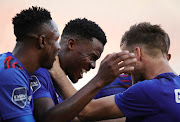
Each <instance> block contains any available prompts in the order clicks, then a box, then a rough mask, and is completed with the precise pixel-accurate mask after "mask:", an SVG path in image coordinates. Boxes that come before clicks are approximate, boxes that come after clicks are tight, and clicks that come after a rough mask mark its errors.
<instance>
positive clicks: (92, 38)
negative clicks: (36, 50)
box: [33, 18, 134, 121]
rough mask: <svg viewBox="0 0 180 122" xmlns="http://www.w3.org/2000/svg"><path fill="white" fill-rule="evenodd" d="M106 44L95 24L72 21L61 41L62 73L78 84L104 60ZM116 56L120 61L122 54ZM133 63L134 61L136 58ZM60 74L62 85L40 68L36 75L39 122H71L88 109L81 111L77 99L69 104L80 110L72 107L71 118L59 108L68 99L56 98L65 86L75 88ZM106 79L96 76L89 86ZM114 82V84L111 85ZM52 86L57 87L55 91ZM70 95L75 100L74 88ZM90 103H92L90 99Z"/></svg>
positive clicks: (35, 90)
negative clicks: (44, 121) (101, 59)
mask: <svg viewBox="0 0 180 122" xmlns="http://www.w3.org/2000/svg"><path fill="white" fill-rule="evenodd" d="M105 43H106V36H105V34H104V32H103V31H102V29H101V28H100V27H99V26H98V25H97V24H96V23H94V22H92V21H90V20H87V19H85V18H84V19H75V20H71V21H70V22H69V23H68V24H67V25H66V26H65V28H64V30H63V33H62V36H61V41H60V46H61V50H60V51H59V57H60V58H59V59H60V64H61V67H62V69H63V70H64V72H65V73H66V75H68V76H69V78H70V79H71V81H72V82H73V83H76V82H77V81H78V79H80V78H82V77H83V73H84V72H87V71H89V70H90V69H93V68H95V63H96V60H97V59H99V57H100V56H101V53H102V52H103V49H104V45H105ZM114 55H120V57H121V53H118V54H114ZM123 55H126V56H127V57H129V58H131V57H133V55H131V54H129V53H127V54H123ZM112 57H113V56H112ZM112 57H111V58H112ZM120 57H116V58H119V60H124V59H123V58H122V59H121V58H120ZM127 57H126V58H125V60H126V59H127V60H128V58H127ZM111 58H110V59H111ZM129 60H130V59H129ZM132 60H133V61H134V58H133V59H132ZM57 61H58V59H57ZM114 61H115V60H114ZM130 62H131V61H130ZM130 62H128V63H130ZM104 66H105V65H104ZM107 66H108V65H107ZM105 67H106V66H105ZM55 68H60V66H59V65H57V66H55ZM114 68H115V67H114V66H113V68H112V69H114ZM100 69H101V68H100ZM112 69H111V68H109V69H107V71H106V72H104V73H103V75H105V74H106V73H107V75H110V77H112V74H114V73H112V74H111V73H109V72H111V71H112ZM108 70H109V71H108ZM59 72H60V75H59V74H58V81H60V83H58V82H56V83H55V82H54V84H53V82H52V79H51V76H50V74H49V73H48V70H47V69H44V68H39V69H38V70H37V71H36V72H35V73H34V75H33V78H34V84H36V85H34V88H33V89H34V103H35V110H34V115H35V117H36V120H39V119H42V116H43V115H45V114H46V117H47V118H46V119H45V120H46V121H48V120H51V121H53V120H56V121H68V120H71V119H73V118H72V117H75V116H76V115H77V114H78V113H79V112H80V110H82V108H83V106H84V105H85V104H84V105H83V104H82V106H80V107H79V99H77V100H78V101H77V100H75V101H71V102H70V104H73V105H74V106H76V107H78V109H74V108H73V107H72V108H69V110H68V111H70V113H71V114H69V112H67V111H66V109H67V108H66V107H67V106H63V107H59V106H62V105H61V104H60V105H58V104H59V103H61V102H62V101H63V100H62V97H63V98H64V99H66V98H67V97H66V95H64V94H62V95H63V96H62V97H57V96H56V94H58V95H61V94H59V93H58V92H60V93H63V92H64V91H63V88H65V87H66V86H72V85H71V84H68V83H70V82H69V81H67V78H66V77H64V76H65V75H64V76H62V75H61V74H63V73H64V72H63V71H59ZM100 72H102V70H100ZM115 74H116V73H115ZM117 76H118V75H117V74H116V77H117ZM110 77H109V78H110ZM113 77H114V76H113ZM104 78H105V77H102V76H101V75H100V74H97V76H96V77H95V78H94V79H93V80H91V81H92V82H90V84H92V83H93V82H94V81H95V80H98V79H99V82H102V81H103V80H104ZM64 79H66V80H64ZM56 80H57V79H56ZM106 80H107V82H108V81H109V80H108V79H106ZM113 80H114V79H113ZM113 80H111V82H112V81H113ZM63 83H64V84H63ZM93 84H94V83H93ZM53 85H54V86H55V88H54V86H53ZM94 85H95V84H94ZM99 88H100V87H99ZM84 89H85V88H84ZM68 91H69V93H70V95H69V96H68V97H70V96H72V95H73V94H74V93H76V92H77V90H76V89H75V88H74V87H72V88H70V89H69V90H68ZM69 93H67V94H69ZM80 93H82V92H80ZM80 93H79V95H80ZM83 93H84V92H83ZM65 94H66V93H65ZM75 96H76V95H75ZM80 96H81V95H80ZM80 96H78V97H80ZM57 98H58V99H57ZM59 98H60V99H59ZM88 100H89V101H90V100H91V99H88ZM69 101H70V100H69ZM66 103H67V102H66ZM55 105H56V106H55ZM70 106H71V105H70ZM70 106H69V107H70ZM51 108H54V109H55V110H56V109H58V110H59V108H60V109H62V108H64V109H65V110H64V112H63V113H60V112H59V111H58V110H57V111H56V112H53V111H51V112H50V113H49V112H48V110H51ZM52 110H53V109H52ZM78 111H79V112H78ZM56 114H57V115H56ZM66 114H68V115H66ZM62 115H64V116H62ZM49 118H51V119H49ZM52 118H53V120H52Z"/></svg>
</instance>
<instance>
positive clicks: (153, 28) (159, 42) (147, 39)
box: [121, 22, 170, 55]
mask: <svg viewBox="0 0 180 122" xmlns="http://www.w3.org/2000/svg"><path fill="white" fill-rule="evenodd" d="M124 43H126V47H132V46H134V45H137V44H143V45H145V46H147V49H149V50H151V51H150V52H151V54H152V55H155V54H153V53H152V51H153V49H158V50H160V51H161V52H162V53H166V54H168V51H169V46H170V39H169V36H168V34H167V33H166V32H165V31H164V30H163V29H162V28H161V27H160V25H151V24H150V23H149V22H142V23H139V24H135V25H133V26H131V27H130V29H129V30H128V31H126V32H125V34H124V35H123V37H122V41H121V46H122V45H123V44H124Z"/></svg>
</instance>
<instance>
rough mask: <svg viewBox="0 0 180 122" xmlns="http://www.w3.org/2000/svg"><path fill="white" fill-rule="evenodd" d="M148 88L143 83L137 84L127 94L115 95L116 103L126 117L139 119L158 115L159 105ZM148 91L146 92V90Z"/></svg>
mask: <svg viewBox="0 0 180 122" xmlns="http://www.w3.org/2000/svg"><path fill="white" fill-rule="evenodd" d="M148 88H149V87H147V88H146V85H144V84H142V83H136V84H135V85H133V86H131V87H130V88H129V89H127V90H126V91H125V92H123V93H121V94H117V95H115V102H116V105H117V106H118V107H119V109H120V110H121V111H122V112H123V113H124V114H125V116H126V117H128V118H132V117H138V116H146V115H153V114H156V113H157V112H158V111H157V107H158V106H157V104H156V103H155V102H154V100H152V98H151V97H149V95H150V94H151V93H147V92H146V91H148ZM144 89H146V90H144Z"/></svg>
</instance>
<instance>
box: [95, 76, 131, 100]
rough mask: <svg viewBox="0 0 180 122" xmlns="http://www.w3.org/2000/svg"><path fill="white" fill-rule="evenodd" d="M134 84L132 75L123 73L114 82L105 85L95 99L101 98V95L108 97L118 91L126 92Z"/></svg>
mask: <svg viewBox="0 0 180 122" xmlns="http://www.w3.org/2000/svg"><path fill="white" fill-rule="evenodd" d="M131 85H132V79H131V76H129V75H126V74H123V75H120V76H119V77H118V78H116V79H115V80H114V81H113V82H112V83H110V84H109V85H107V86H105V87H103V88H102V89H101V90H100V91H99V92H98V94H97V95H96V96H95V97H94V99H99V98H101V97H106V96H110V95H114V94H118V93H122V92H124V91H125V90H126V89H128V88H129V87H130V86H131Z"/></svg>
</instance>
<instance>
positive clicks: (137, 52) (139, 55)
mask: <svg viewBox="0 0 180 122" xmlns="http://www.w3.org/2000/svg"><path fill="white" fill-rule="evenodd" d="M134 54H135V56H136V58H137V60H138V61H141V60H142V50H141V48H140V47H136V48H135V51H134Z"/></svg>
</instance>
